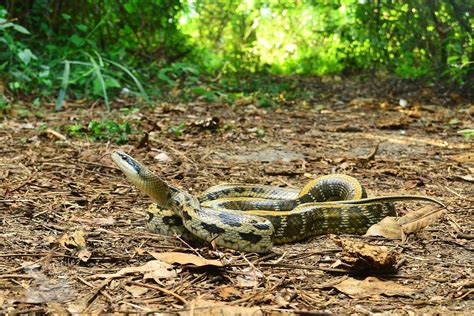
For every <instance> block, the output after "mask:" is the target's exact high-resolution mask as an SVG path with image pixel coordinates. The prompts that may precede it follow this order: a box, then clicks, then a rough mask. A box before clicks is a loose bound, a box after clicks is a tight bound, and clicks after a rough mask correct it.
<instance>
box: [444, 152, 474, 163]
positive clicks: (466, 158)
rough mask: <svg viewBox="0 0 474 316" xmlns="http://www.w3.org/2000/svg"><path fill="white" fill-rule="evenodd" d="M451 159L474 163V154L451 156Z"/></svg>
mask: <svg viewBox="0 0 474 316" xmlns="http://www.w3.org/2000/svg"><path fill="white" fill-rule="evenodd" d="M449 158H450V159H452V160H455V161H457V162H474V152H470V153H462V154H458V155H454V156H450V157H449Z"/></svg>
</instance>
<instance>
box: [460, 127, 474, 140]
mask: <svg viewBox="0 0 474 316" xmlns="http://www.w3.org/2000/svg"><path fill="white" fill-rule="evenodd" d="M458 134H461V135H463V136H464V138H465V139H466V140H469V139H471V137H474V128H466V129H462V130H460V131H458Z"/></svg>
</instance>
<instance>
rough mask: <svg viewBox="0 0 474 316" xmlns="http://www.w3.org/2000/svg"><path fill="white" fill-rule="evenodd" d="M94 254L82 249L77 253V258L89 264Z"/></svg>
mask: <svg viewBox="0 0 474 316" xmlns="http://www.w3.org/2000/svg"><path fill="white" fill-rule="evenodd" d="M91 255H92V253H91V252H90V251H89V250H87V248H82V249H80V250H79V251H78V252H77V257H78V258H79V259H81V261H82V262H87V260H89V258H90V257H91Z"/></svg>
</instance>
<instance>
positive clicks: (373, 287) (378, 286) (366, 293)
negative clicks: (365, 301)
mask: <svg viewBox="0 0 474 316" xmlns="http://www.w3.org/2000/svg"><path fill="white" fill-rule="evenodd" d="M334 288H336V289H337V290H338V291H340V292H342V293H344V294H347V295H349V296H350V297H353V298H365V297H371V296H378V295H387V296H411V295H413V294H414V293H415V290H414V289H412V288H409V287H406V286H404V285H400V284H398V283H395V282H393V281H382V280H379V279H377V278H375V277H367V278H366V279H364V280H362V281H361V280H356V279H353V278H347V279H344V280H343V281H342V282H340V283H338V284H336V285H334Z"/></svg>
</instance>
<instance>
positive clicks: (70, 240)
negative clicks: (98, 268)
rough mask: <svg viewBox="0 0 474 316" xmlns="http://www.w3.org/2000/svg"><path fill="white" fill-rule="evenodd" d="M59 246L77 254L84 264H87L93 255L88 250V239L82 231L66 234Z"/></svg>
mask: <svg viewBox="0 0 474 316" xmlns="http://www.w3.org/2000/svg"><path fill="white" fill-rule="evenodd" d="M59 244H60V245H61V246H62V247H63V248H65V249H67V250H68V251H71V252H75V253H76V254H77V257H78V258H79V259H80V260H81V261H83V262H87V260H89V258H90V257H91V255H92V254H91V252H90V251H89V250H87V248H86V239H85V238H84V232H83V231H82V230H76V231H75V232H73V233H72V234H68V233H64V234H63V235H62V236H61V238H60V239H59Z"/></svg>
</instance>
